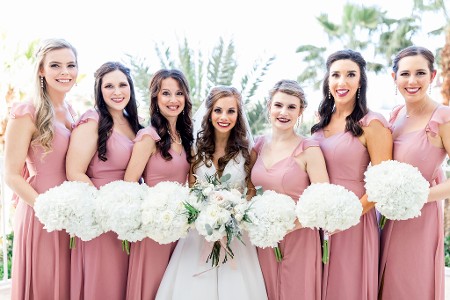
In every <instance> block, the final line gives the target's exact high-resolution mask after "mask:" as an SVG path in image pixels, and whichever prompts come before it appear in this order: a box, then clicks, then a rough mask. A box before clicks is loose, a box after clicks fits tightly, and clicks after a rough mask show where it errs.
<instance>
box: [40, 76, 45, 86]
mask: <svg viewBox="0 0 450 300" xmlns="http://www.w3.org/2000/svg"><path fill="white" fill-rule="evenodd" d="M40 78H41V89H44V77H42V76H40Z"/></svg>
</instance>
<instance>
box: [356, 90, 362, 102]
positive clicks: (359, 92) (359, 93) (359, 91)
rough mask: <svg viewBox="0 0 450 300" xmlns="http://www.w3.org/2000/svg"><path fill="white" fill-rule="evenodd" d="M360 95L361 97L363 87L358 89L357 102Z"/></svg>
mask: <svg viewBox="0 0 450 300" xmlns="http://www.w3.org/2000/svg"><path fill="white" fill-rule="evenodd" d="M360 95H361V87H359V88H358V93H357V94H356V100H359V96H360Z"/></svg>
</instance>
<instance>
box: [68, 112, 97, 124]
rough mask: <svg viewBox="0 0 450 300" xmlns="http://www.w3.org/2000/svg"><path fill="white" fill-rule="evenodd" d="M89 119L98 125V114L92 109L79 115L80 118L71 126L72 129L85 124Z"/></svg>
mask: <svg viewBox="0 0 450 300" xmlns="http://www.w3.org/2000/svg"><path fill="white" fill-rule="evenodd" d="M89 119H91V120H94V121H95V122H97V123H98V119H99V115H98V112H97V111H96V110H94V109H90V110H88V111H86V112H85V113H84V114H82V115H81V117H80V118H79V119H78V121H77V122H75V124H73V125H72V128H76V127H78V126H79V125H81V124H84V123H87V121H89Z"/></svg>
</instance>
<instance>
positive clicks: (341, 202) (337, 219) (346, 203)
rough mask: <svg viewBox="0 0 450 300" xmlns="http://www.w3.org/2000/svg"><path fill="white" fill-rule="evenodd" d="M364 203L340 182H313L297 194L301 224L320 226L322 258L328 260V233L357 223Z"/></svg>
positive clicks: (297, 212) (303, 225) (312, 226)
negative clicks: (298, 195) (338, 183)
mask: <svg viewBox="0 0 450 300" xmlns="http://www.w3.org/2000/svg"><path fill="white" fill-rule="evenodd" d="M362 211H363V207H362V205H361V202H360V201H359V198H358V197H357V196H356V195H355V194H354V193H353V192H351V191H349V190H347V189H346V188H344V187H343V186H341V185H336V184H331V183H313V184H311V185H310V186H308V187H307V188H306V189H305V190H304V191H303V193H302V195H301V196H300V198H299V200H298V202H297V206H296V214H297V217H298V220H299V222H300V224H301V225H302V227H307V228H313V229H314V228H315V229H319V228H321V229H323V230H324V241H323V246H322V247H323V255H322V261H323V262H324V263H328V260H329V249H328V233H329V232H334V231H336V230H339V231H342V230H346V229H348V228H350V227H352V226H354V225H356V224H358V223H359V221H360V217H361V214H362Z"/></svg>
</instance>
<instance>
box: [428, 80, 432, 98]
mask: <svg viewBox="0 0 450 300" xmlns="http://www.w3.org/2000/svg"><path fill="white" fill-rule="evenodd" d="M428 94H429V95H431V83H430V85H429V86H428Z"/></svg>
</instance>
